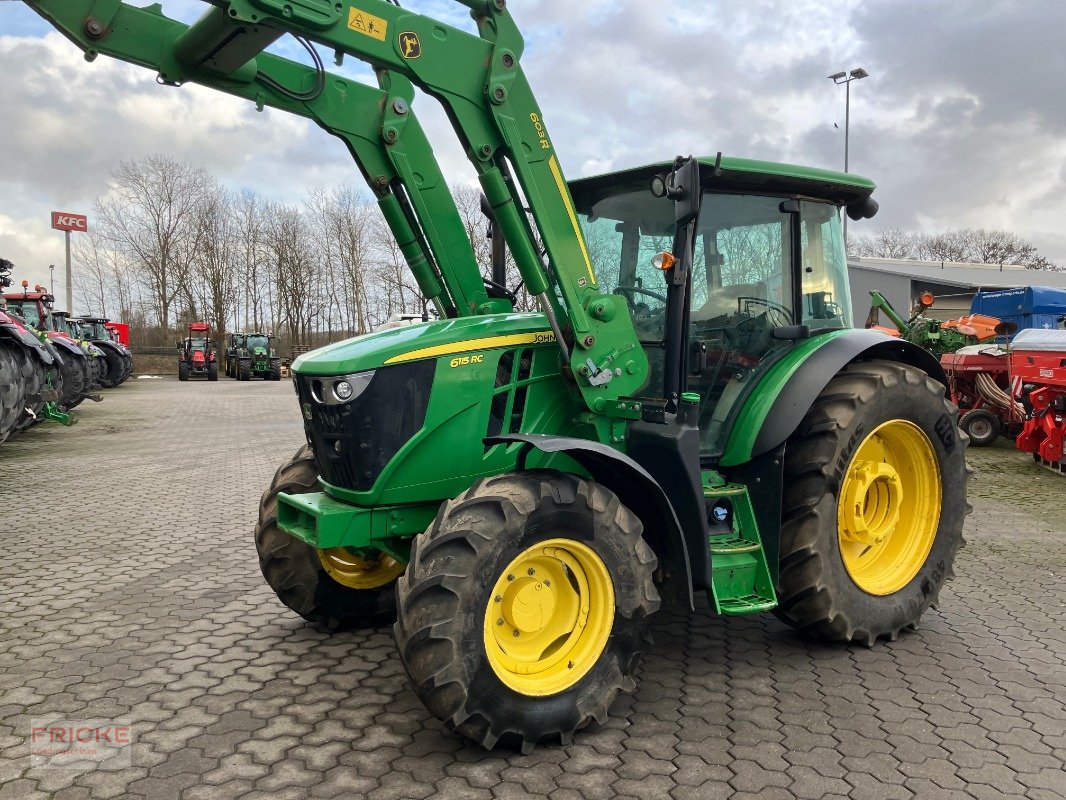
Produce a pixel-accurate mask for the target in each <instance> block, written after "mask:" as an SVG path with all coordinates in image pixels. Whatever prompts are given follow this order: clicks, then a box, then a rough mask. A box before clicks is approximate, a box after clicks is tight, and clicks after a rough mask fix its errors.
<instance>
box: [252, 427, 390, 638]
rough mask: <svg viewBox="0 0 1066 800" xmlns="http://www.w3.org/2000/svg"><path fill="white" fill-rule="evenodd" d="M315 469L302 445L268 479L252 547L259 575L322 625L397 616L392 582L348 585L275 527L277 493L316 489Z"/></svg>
mask: <svg viewBox="0 0 1066 800" xmlns="http://www.w3.org/2000/svg"><path fill="white" fill-rule="evenodd" d="M321 490H322V488H321V486H320V485H319V483H318V470H317V469H316V468H315V462H314V454H313V453H312V451H311V448H310V446H308V445H304V446H303V447H301V448H300V449H299V450H298V451H296V455H295V456H293V458H292V460H290V461H289V462H288V463H287V464H285V465H283V466H282V467H281V468H280V469H278V471H277V472H276V473H274V480H272V481H271V482H270V488H269V489H267V490H266V491H265V492H264V493H263V497H262V499H261V500H260V502H259V522H258V524H257V525H256V526H255V548H256V550H257V551H258V553H259V567H260V569H262V571H263V577H264V578H266V582H267V583H268V584H269V585H270V588H271V589H273V590H274V593H275V594H276V595H277V596H278V599H279V600H281V602H282V603H284V604H285V605H286V606H288V607H289V608H291V609H292V610H293V611H295V612H296V613H297V614H299V615H300V616H301V617H303V618H304V619H306V620H307V621H308V622H312V623H314V624H315V625H318V626H320V627H322V628H325V629H326V630H330V631H336V630H344V629H349V628H376V627H381V626H383V625H389V624H391V623H392V622H393V621H394V620H395V619H396V591H395V588H394V587H395V585H396V582H395V581H393V582H392V583H390V584H388V585H386V586H382V587H381V588H379V589H374V590H359V589H350V588H348V587H347V586H344V585H342V584H340V583H338V582H337V581H335V580H334V579H333V578H332V577H330V575H329V574H328V573H327V572H326V570H325V569H324V568H323V566H322V563H321V561H319V558H318V553H317V551H316V550H315V549H314V548H313V547H311V546H310V545H308V544H305V543H304V542H301V541H300V540H299V539H297V538H295V537H293V536H290V535H289V534H288V533H286V532H285V531H283V530H282V529H281V528H279V527H278V493H279V492H287V493H289V494H300V493H305V492H318V491H321Z"/></svg>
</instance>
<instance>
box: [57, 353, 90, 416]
mask: <svg viewBox="0 0 1066 800" xmlns="http://www.w3.org/2000/svg"><path fill="white" fill-rule="evenodd" d="M55 352H56V356H57V359H58V361H57V363H58V365H59V371H60V373H61V374H62V376H63V393H62V394H61V395H60V397H59V403H58V405H59V409H60V410H61V411H69V410H70V409H72V408H74V406H76V405H77V404H78V403H80V402H81V401H82V400H83V399H85V395H84V391H85V373H84V371H83V369H82V365H81V361H82V359H81V357H80V356H76V355H74V354H73V353H71V352H69V351H67V350H64V349H61V348H59V347H56V348H55Z"/></svg>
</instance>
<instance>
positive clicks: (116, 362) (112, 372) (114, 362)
mask: <svg viewBox="0 0 1066 800" xmlns="http://www.w3.org/2000/svg"><path fill="white" fill-rule="evenodd" d="M97 347H99V348H100V350H101V352H102V353H103V354H104V355H103V358H104V360H105V361H106V362H107V370H106V371H105V373H104V374H103V375H102V376H101V377H100V385H101V386H103V387H104V388H107V389H112V388H114V387H115V386H118V385H119V384H120V383H122V382H123V381H124V380H126V365H125V362H124V360H123V358H122V355H121V354H120V353H119V352H118V351H117V350H115V349H114V348H113V347H107V346H101V345H97Z"/></svg>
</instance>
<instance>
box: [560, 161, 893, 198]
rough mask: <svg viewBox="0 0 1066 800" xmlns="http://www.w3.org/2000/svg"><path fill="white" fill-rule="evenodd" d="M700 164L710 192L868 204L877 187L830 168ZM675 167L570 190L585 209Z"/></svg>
mask: <svg viewBox="0 0 1066 800" xmlns="http://www.w3.org/2000/svg"><path fill="white" fill-rule="evenodd" d="M698 160H699V162H700V180H701V182H702V184H703V188H704V189H710V190H715V189H717V190H720V191H726V192H743V191H751V192H756V193H764V192H765V193H770V194H784V195H802V196H804V197H813V198H816V199H819V200H826V201H828V202H831V203H836V204H837V205H850V204H851V203H855V202H858V201H861V200H865V199H866V198H868V197H869V196H870V195H871V194H873V191H874V189H875V188H876V186H875V184H874V183H873V181H871V180H869V179H868V178H863V177H862V176H860V175H854V174H852V173H850V172H837V171H836V170H831V169H819V168H817V167H801V166H797V165H795V164H783V163H779V162H776V161H758V160H756V159H751V158H733V157H728V156H722V157H721V158H720V160H719V157H718V156H700V157H699V158H698ZM672 166H673V162H670V161H663V162H659V163H656V164H646V165H645V166H642V167H635V168H633V169H626V170H620V171H618V172H609V173H606V174H604V175H595V176H592V177H589V178H580V179H578V180H574V181H570V192H571V194H573V195H574V200H575V202H576V203H577V204H578V206H579V207H581V206H585V205H586V204H588V203H589V202H591V201H592V200H593V199H594V198H595V196H596V195H599V194H600V193H601V192H603V190H605V189H609V188H613V187H618V186H624V185H626V184H630V185H631V186H633V187H636V186H645V187H646V186H648V185H649V184H650V181H651V179H652V178H653V177H654V176H656V175H661V174H663V173H665V172H669V171H670V169H671V168H672ZM716 166H717V170H716V169H715V167H716Z"/></svg>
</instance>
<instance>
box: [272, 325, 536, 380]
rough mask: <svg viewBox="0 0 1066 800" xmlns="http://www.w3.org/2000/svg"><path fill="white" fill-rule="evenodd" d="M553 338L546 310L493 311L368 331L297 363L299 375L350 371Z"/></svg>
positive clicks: (304, 355) (332, 373) (325, 348)
mask: <svg viewBox="0 0 1066 800" xmlns="http://www.w3.org/2000/svg"><path fill="white" fill-rule="evenodd" d="M554 341H555V335H554V334H553V333H552V331H551V327H550V326H549V325H548V320H547V318H545V316H544V315H543V314H490V315H486V316H483V317H461V318H459V319H446V320H438V321H435V322H422V323H415V324H413V325H405V326H402V327H399V328H390V329H388V330H383V331H376V332H374V333H368V334H366V335H365V336H357V337H355V338H354V339H346V340H345V341H343V342H337V343H336V344H331V345H327V346H326V347H320V348H319V349H318V350H312V351H311V352H310V353H305V354H303V355H302V356H300V357H299V358H297V359H296V361H295V362H294V363H293V365H292V367H293V370H294V371H295V372H296V373H298V374H300V375H348V374H351V373H353V372H363V371H365V370H370V369H377V368H378V367H381V366H384V365H386V364H401V363H404V362H408V361H419V360H422V359H429V358H440V357H441V356H447V355H462V354H469V353H473V352H478V351H482V350H492V349H495V348H497V347H512V346H514V345H520V344H548V343H550V342H554Z"/></svg>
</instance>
